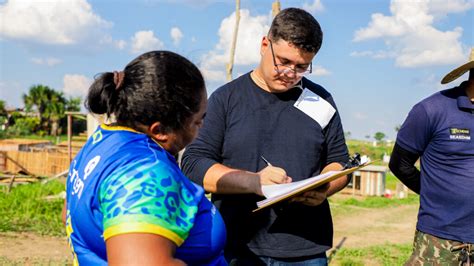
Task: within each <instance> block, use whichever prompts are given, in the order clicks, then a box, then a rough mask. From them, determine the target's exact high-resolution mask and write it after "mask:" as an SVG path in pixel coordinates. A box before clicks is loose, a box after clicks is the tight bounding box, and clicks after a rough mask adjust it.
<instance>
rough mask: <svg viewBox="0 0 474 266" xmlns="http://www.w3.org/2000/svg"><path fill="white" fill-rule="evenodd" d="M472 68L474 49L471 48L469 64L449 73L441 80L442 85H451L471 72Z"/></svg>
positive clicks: (473, 64)
mask: <svg viewBox="0 0 474 266" xmlns="http://www.w3.org/2000/svg"><path fill="white" fill-rule="evenodd" d="M471 68H474V48H471V56H470V57H469V62H467V63H466V64H464V65H462V66H460V67H458V68H456V69H454V70H453V71H451V72H449V73H448V74H447V75H446V76H444V78H443V79H442V80H441V84H446V83H449V82H451V81H453V80H455V79H457V78H459V77H460V76H462V75H463V74H464V73H466V72H467V71H469V70H470V69H471Z"/></svg>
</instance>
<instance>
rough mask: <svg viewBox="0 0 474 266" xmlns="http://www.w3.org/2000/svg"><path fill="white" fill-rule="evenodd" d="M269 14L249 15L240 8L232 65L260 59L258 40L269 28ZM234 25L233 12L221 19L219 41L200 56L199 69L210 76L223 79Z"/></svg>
mask: <svg viewBox="0 0 474 266" xmlns="http://www.w3.org/2000/svg"><path fill="white" fill-rule="evenodd" d="M270 20H271V18H270V16H251V15H250V11H249V10H247V9H242V10H240V23H239V32H238V35H237V44H236V49H235V57H234V65H252V64H257V63H258V62H259V61H260V42H261V40H262V37H263V36H265V35H266V34H267V33H268V29H269V28H270ZM234 26H235V12H234V13H232V14H231V15H230V16H229V17H226V18H224V19H223V20H222V22H221V26H220V28H219V33H218V35H219V42H218V43H217V44H216V46H215V48H214V50H212V51H210V52H208V53H207V54H205V55H204V56H203V57H202V61H201V70H202V71H203V72H204V73H206V72H208V73H213V74H209V76H212V77H215V78H217V77H221V75H220V74H217V73H218V72H215V71H220V72H222V73H224V75H222V78H223V80H225V67H226V64H227V63H228V62H229V60H230V49H231V44H232V39H233V33H234Z"/></svg>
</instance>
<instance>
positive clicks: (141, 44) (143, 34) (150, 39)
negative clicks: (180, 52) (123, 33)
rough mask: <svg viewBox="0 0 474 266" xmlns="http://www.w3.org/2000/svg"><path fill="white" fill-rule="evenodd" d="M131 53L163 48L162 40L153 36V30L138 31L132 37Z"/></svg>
mask: <svg viewBox="0 0 474 266" xmlns="http://www.w3.org/2000/svg"><path fill="white" fill-rule="evenodd" d="M131 42H132V44H131V45H132V53H135V54H139V53H144V52H148V51H152V50H159V49H163V48H164V46H165V45H164V44H163V42H162V41H161V40H160V39H158V38H157V37H155V34H154V33H153V31H151V30H149V31H138V32H136V33H135V35H134V36H133V37H132V41H131Z"/></svg>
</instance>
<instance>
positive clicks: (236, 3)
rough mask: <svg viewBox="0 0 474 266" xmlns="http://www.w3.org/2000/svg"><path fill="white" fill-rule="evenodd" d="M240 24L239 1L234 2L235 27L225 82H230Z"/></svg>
mask: <svg viewBox="0 0 474 266" xmlns="http://www.w3.org/2000/svg"><path fill="white" fill-rule="evenodd" d="M239 22H240V0H236V1H235V25H234V36H233V39H232V47H231V48H230V60H229V63H228V64H227V67H226V72H227V81H231V80H232V69H233V68H234V55H235V46H236V44H237V33H238V32H239Z"/></svg>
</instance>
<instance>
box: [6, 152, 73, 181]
mask: <svg viewBox="0 0 474 266" xmlns="http://www.w3.org/2000/svg"><path fill="white" fill-rule="evenodd" d="M74 155H75V154H73V157H74ZM68 168H69V158H68V154H67V153H63V152H46V151H43V152H22V151H2V152H0V171H3V172H10V173H18V172H20V171H23V172H25V173H27V174H32V175H36V176H54V175H56V174H58V173H61V172H63V171H64V170H67V169H68Z"/></svg>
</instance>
